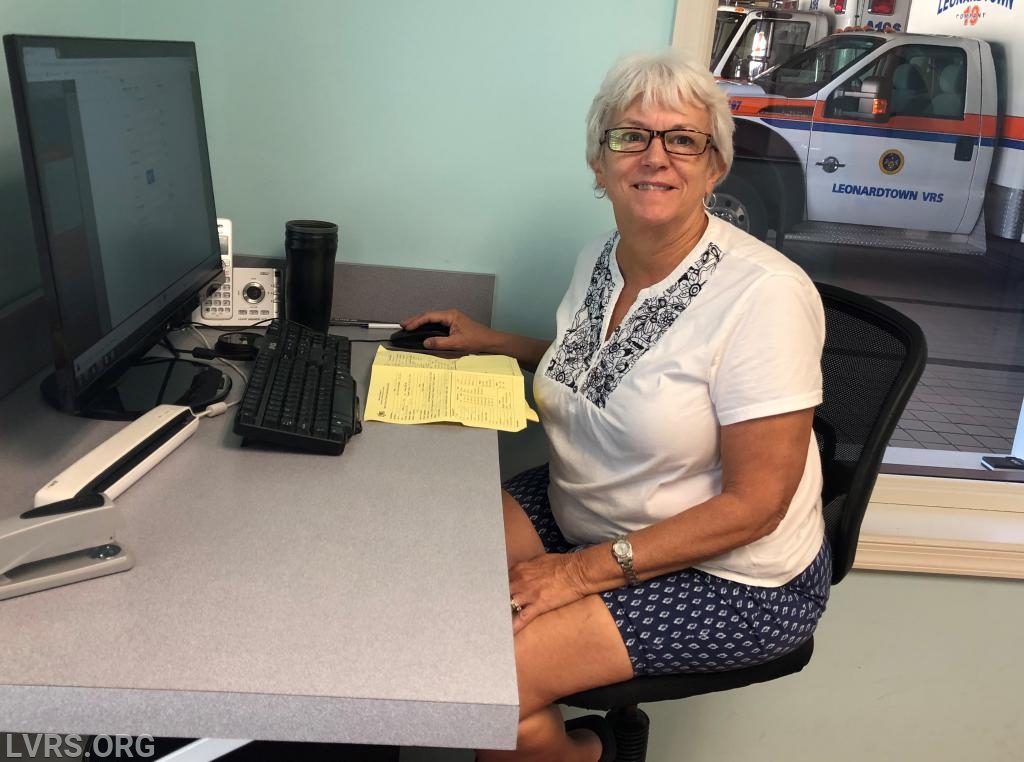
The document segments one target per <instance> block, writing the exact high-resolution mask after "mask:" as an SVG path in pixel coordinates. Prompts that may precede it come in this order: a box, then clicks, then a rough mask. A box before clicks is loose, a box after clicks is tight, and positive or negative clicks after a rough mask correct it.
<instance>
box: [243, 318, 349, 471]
mask: <svg viewBox="0 0 1024 762" xmlns="http://www.w3.org/2000/svg"><path fill="white" fill-rule="evenodd" d="M257 346H258V351H259V353H258V354H257V356H256V362H255V365H254V366H253V371H252V375H251V376H250V377H249V381H248V383H247V384H246V387H245V394H244V395H243V396H242V402H241V403H240V404H239V406H238V413H237V414H236V416H235V427H234V429H235V433H236V434H241V436H242V441H243V444H246V443H248V442H266V443H269V444H275V445H282V446H284V447H292V448H296V449H299V450H306V451H309V452H316V453H325V454H328V455H340V454H341V452H342V450H344V449H345V444H346V443H347V442H348V440H349V439H350V438H351V437H353V436H354V435H356V434H358V433H359V431H360V430H361V425H360V423H359V417H358V413H357V407H356V406H357V399H356V382H355V380H354V379H353V378H352V373H351V364H352V347H351V344H350V343H349V340H348V339H347V338H345V337H344V336H332V335H330V334H326V333H320V332H319V331H314V330H312V329H310V328H307V327H305V326H303V325H300V324H298V323H292V322H289V321H287V320H273V321H271V323H270V326H269V327H268V328H267V333H266V336H264V337H263V338H262V339H259V340H258V342H257Z"/></svg>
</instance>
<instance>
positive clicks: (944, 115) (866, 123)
mask: <svg viewBox="0 0 1024 762" xmlns="http://www.w3.org/2000/svg"><path fill="white" fill-rule="evenodd" d="M907 26H908V29H909V30H910V31H908V32H906V33H886V32H877V31H850V32H842V33H838V34H833V35H831V36H829V37H827V38H826V39H824V40H822V41H821V42H819V43H817V44H816V45H813V46H812V47H810V48H808V49H807V50H805V51H803V52H802V53H799V54H797V55H796V56H795V57H793V58H791V59H789V60H788V61H785V62H783V63H782V64H780V65H778V66H776V67H774V68H772V69H770V70H768V71H766V72H765V73H764V74H762V75H760V76H758V77H756V78H754V79H753V80H752V81H751V82H749V83H738V82H726V81H722V82H720V86H722V87H724V88H726V90H727V93H728V96H729V103H730V107H731V108H732V111H733V115H734V117H735V120H736V136H735V146H736V161H735V164H734V167H733V170H732V172H731V173H730V175H729V176H728V177H727V178H726V180H725V181H724V182H723V183H722V185H720V186H719V188H718V189H716V201H715V203H714V204H713V211H714V213H715V214H717V215H719V216H721V217H723V218H725V219H728V220H729V221H730V222H732V223H733V224H736V225H737V226H739V227H741V228H743V229H745V230H747V231H749V232H751V233H752V234H754V235H757V236H759V237H763V236H764V235H765V233H766V231H767V230H768V229H769V228H773V229H774V230H775V231H776V236H777V237H776V243H777V245H778V244H779V242H780V240H781V238H782V237H783V236H784V235H785V234H787V233H790V232H793V233H797V234H800V233H805V234H808V236H809V237H810V238H812V239H817V240H835V241H840V242H842V241H845V242H854V243H865V244H871V243H876V244H878V245H889V246H892V247H894V248H925V249H935V250H943V251H965V252H971V253H978V252H979V251H984V248H985V246H984V238H985V233H986V227H987V232H988V233H989V234H994V235H997V236H1000V237H1002V238H1007V239H1011V240H1021V234H1022V223H1024V87H1022V85H1024V78H1022V75H1024V71H1022V68H1024V0H972V1H971V2H964V1H963V0H930V1H929V2H922V1H921V0H919V1H918V3H917V4H916V5H915V6H914V7H912V8H911V11H910V15H909V18H908V21H907ZM954 34H955V35H959V36H947V35H954ZM823 231H827V234H825V233H824V232H823ZM922 241H923V242H924V243H921V245H918V243H920V242H922ZM901 242H902V243H901ZM913 242H917V243H913ZM903 244H906V245H903Z"/></svg>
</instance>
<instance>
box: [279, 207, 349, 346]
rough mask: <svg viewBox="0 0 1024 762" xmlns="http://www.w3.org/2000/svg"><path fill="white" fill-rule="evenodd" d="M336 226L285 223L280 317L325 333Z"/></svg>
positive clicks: (336, 234) (331, 293) (329, 314)
mask: <svg viewBox="0 0 1024 762" xmlns="http://www.w3.org/2000/svg"><path fill="white" fill-rule="evenodd" d="M337 251H338V226H337V225H335V224H334V223H333V222H321V221H319V220H292V221H290V222H287V223H285V236H284V252H285V259H286V261H285V270H284V294H285V297H284V316H285V318H287V319H288V320H293V321H295V322H296V323H301V324H302V325H305V326H308V327H310V328H312V329H314V330H316V331H323V332H325V333H326V331H327V328H328V327H329V326H330V324H331V302H332V300H333V298H334V256H335V254H336V253H337Z"/></svg>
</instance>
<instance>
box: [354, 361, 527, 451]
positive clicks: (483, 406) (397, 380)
mask: <svg viewBox="0 0 1024 762" xmlns="http://www.w3.org/2000/svg"><path fill="white" fill-rule="evenodd" d="M365 418H366V420H368V421H384V422H385V423H438V422H441V421H451V422H454V423H462V424H465V425H466V426H477V427H480V428H487V429H499V430H500V431H521V430H522V429H524V428H526V421H527V420H531V421H536V420H538V418H537V414H536V413H535V412H534V411H533V410H531V409H530V406H529V405H527V404H526V396H525V393H524V382H523V374H522V372H521V371H520V370H519V365H518V363H516V361H515V360H513V359H512V358H511V357H506V356H504V355H469V356H467V357H460V358H458V359H454V360H452V359H448V358H444V357H433V356H431V355H425V354H419V353H416V352H395V351H392V350H389V349H385V348H384V347H378V348H377V356H376V357H374V359H373V367H372V369H371V371H370V390H369V392H367V401H366V414H365Z"/></svg>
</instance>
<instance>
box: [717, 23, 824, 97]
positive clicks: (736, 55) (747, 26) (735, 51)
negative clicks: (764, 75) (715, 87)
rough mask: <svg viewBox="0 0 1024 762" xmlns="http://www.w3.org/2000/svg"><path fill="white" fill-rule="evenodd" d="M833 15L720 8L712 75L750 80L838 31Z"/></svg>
mask: <svg viewBox="0 0 1024 762" xmlns="http://www.w3.org/2000/svg"><path fill="white" fill-rule="evenodd" d="M835 28H836V25H835V16H834V15H833V14H831V13H823V12H819V11H801V10H775V9H773V8H768V7H758V6H753V5H720V6H719V7H718V12H717V14H716V16H715V36H714V38H713V40H712V43H711V73H712V74H714V75H715V76H717V77H726V78H728V79H749V78H750V77H754V76H757V75H758V74H760V73H761V72H763V71H765V70H767V69H770V68H771V67H772V66H774V65H775V64H777V63H781V62H782V61H785V60H786V59H788V58H790V57H792V56H793V55H794V54H795V53H799V52H800V51H801V50H803V49H804V48H806V47H807V46H808V45H811V44H813V43H815V42H817V41H818V40H821V39H824V38H825V37H827V36H828V35H830V34H831V33H832V32H834V31H835Z"/></svg>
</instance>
